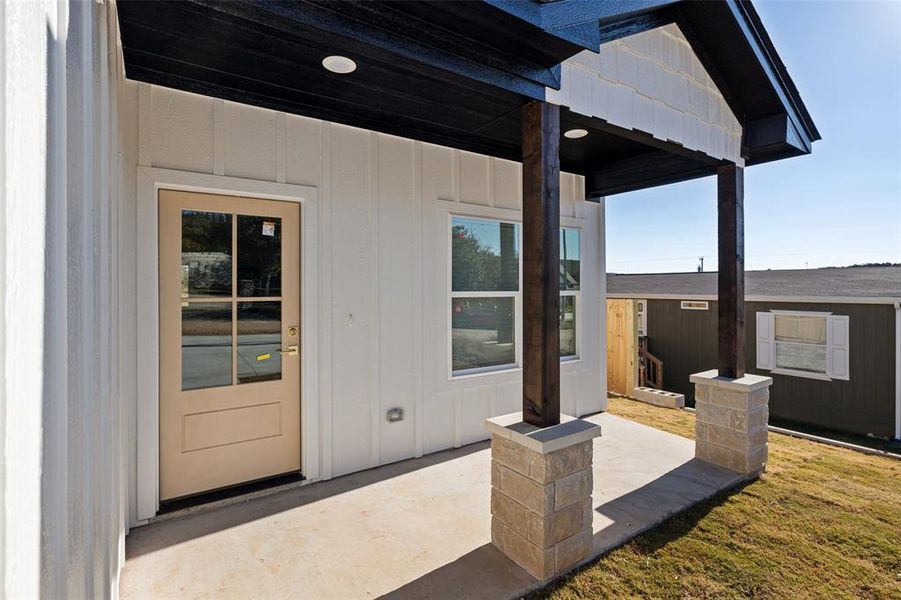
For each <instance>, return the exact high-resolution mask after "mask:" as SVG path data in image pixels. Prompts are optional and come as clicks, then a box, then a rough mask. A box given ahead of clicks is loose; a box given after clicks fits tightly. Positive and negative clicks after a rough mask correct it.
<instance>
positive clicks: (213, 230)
mask: <svg viewBox="0 0 901 600" xmlns="http://www.w3.org/2000/svg"><path fill="white" fill-rule="evenodd" d="M181 269H182V275H181V277H182V280H181V295H182V298H190V297H195V296H231V293H232V288H231V285H232V216H231V215H230V214H226V213H217V212H202V211H196V210H183V211H182V213H181Z"/></svg>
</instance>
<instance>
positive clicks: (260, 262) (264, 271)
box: [237, 215, 282, 297]
mask: <svg viewBox="0 0 901 600" xmlns="http://www.w3.org/2000/svg"><path fill="white" fill-rule="evenodd" d="M237 252H238V295H239V296H244V297H247V296H256V297H260V296H281V295H282V220H281V219H280V218H278V217H253V216H248V215H238V250H237Z"/></svg>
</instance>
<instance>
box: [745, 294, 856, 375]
mask: <svg viewBox="0 0 901 600" xmlns="http://www.w3.org/2000/svg"><path fill="white" fill-rule="evenodd" d="M756 321H757V344H756V349H757V368H758V369H764V370H767V371H772V372H773V373H777V374H781V375H794V376H797V377H809V378H811V379H825V380H832V379H844V380H847V379H849V378H850V372H849V369H848V358H849V342H850V339H849V335H848V325H849V318H848V317H847V316H846V315H833V314H832V313H825V312H806V311H788V310H772V311H770V312H759V313H757V319H756Z"/></svg>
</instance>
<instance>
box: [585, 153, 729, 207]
mask: <svg viewBox="0 0 901 600" xmlns="http://www.w3.org/2000/svg"><path fill="white" fill-rule="evenodd" d="M714 173H716V165H711V164H705V163H701V162H697V161H695V160H692V159H690V158H686V157H684V156H679V155H678V154H672V153H670V152H667V151H665V150H654V151H652V152H648V153H647V154H642V155H641V156H635V157H632V158H627V159H624V160H620V161H617V162H613V163H609V164H606V165H603V166H601V167H598V168H596V169H593V170H591V171H590V172H588V173H586V174H585V196H586V199H588V200H598V199H599V198H602V197H605V196H613V195H615V194H623V193H625V192H634V191H636V190H643V189H646V188H652V187H657V186H660V185H667V184H670V183H677V182H680V181H688V180H689V179H697V178H698V177H706V176H708V175H713V174H714Z"/></svg>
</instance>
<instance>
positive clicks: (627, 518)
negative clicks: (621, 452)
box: [594, 458, 745, 554]
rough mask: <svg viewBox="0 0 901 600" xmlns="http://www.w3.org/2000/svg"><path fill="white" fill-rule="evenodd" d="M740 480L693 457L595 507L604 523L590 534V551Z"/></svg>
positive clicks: (603, 550) (731, 488) (735, 486)
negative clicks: (591, 548) (591, 545)
mask: <svg viewBox="0 0 901 600" xmlns="http://www.w3.org/2000/svg"><path fill="white" fill-rule="evenodd" d="M743 482H745V479H744V478H743V477H742V476H741V475H739V474H738V473H734V472H732V471H729V470H728V469H724V468H722V467H718V466H716V465H712V464H710V463H706V462H704V461H701V460H698V459H696V458H693V459H691V460H689V461H687V462H685V463H683V464H681V465H679V466H678V467H676V468H675V469H672V470H671V471H668V472H667V473H665V474H664V475H661V476H660V477H658V478H657V479H655V480H653V481H651V482H650V483H647V484H645V485H643V486H641V487H639V488H636V489H634V490H632V491H630V492H628V493H626V494H623V495H622V496H618V497H616V498H614V499H613V500H610V501H609V502H606V503H604V504H602V505H600V506H598V507H596V508H595V511H596V512H597V513H598V514H599V515H601V518H603V519H604V520H605V524H604V525H603V527H602V529H601V530H600V531H598V532H597V533H595V534H594V550H595V552H596V553H598V554H604V553H606V552H609V551H610V550H612V549H613V548H616V547H618V546H621V545H622V544H624V543H626V542H627V541H629V540H630V539H632V538H634V537H635V536H637V535H639V534H641V533H644V532H646V531H648V530H650V529H652V528H654V527H656V526H658V525H660V524H661V523H663V522H664V521H666V520H667V519H669V518H670V517H672V516H674V515H677V514H679V513H682V512H683V511H685V510H687V509H688V508H690V507H692V506H695V505H697V504H698V503H700V502H704V501H705V500H708V499H710V498H714V497H717V498H718V497H719V496H720V494H723V493H725V494H732V493H735V492H737V491H739V490H740V489H741V488H742V487H743V486H742V485H741V484H742V483H743ZM714 505H715V503H714V504H712V505H711V508H712V506H714ZM708 510H709V509H708ZM702 516H703V514H702V515H700V516H699V517H698V518H701V517H702Z"/></svg>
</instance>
